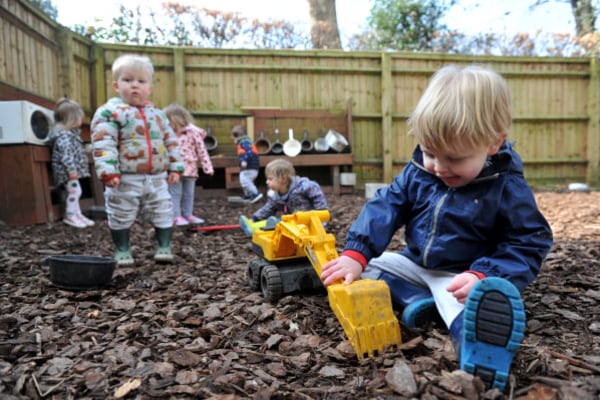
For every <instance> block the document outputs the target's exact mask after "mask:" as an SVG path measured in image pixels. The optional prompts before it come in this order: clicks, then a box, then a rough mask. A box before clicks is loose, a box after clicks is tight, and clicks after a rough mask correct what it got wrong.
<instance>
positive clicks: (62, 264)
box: [45, 254, 117, 290]
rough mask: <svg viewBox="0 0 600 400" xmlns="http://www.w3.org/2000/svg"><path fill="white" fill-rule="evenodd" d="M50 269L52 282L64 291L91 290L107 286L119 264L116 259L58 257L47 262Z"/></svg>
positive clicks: (47, 259)
mask: <svg viewBox="0 0 600 400" xmlns="http://www.w3.org/2000/svg"><path fill="white" fill-rule="evenodd" d="M45 263H46V265H48V266H49V267H50V281H52V283H53V284H54V285H55V286H57V287H59V288H63V289H69V290H90V289H100V288H103V287H105V286H107V285H108V284H109V283H110V281H111V280H112V276H113V272H114V271H115V266H116V265H117V262H116V260H115V259H114V258H108V257H96V256H81V255H73V254H72V255H57V256H49V257H48V258H46V261H45Z"/></svg>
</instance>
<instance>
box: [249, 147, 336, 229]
mask: <svg viewBox="0 0 600 400" xmlns="http://www.w3.org/2000/svg"><path fill="white" fill-rule="evenodd" d="M265 177H266V179H267V186H268V188H269V194H268V195H267V198H268V200H267V203H266V204H265V205H264V206H262V207H261V208H260V209H259V210H257V211H256V212H255V213H254V215H252V220H250V219H248V218H247V217H246V216H243V215H242V216H241V217H240V227H241V228H242V230H243V231H244V232H245V233H246V234H247V235H248V236H252V232H254V230H255V229H258V228H261V227H263V226H265V225H266V224H267V223H269V224H274V223H276V222H277V218H276V215H277V214H278V213H281V214H293V213H294V212H296V211H308V210H326V209H327V199H326V198H325V194H324V193H323V190H321V186H319V184H318V183H317V182H315V181H312V180H310V179H308V178H306V177H302V176H296V170H295V169H294V166H293V165H292V163H291V162H289V161H287V160H285V159H283V158H279V159H276V160H273V161H271V162H270V163H269V164H267V166H266V168H265ZM268 219H271V221H269V222H267V220H268Z"/></svg>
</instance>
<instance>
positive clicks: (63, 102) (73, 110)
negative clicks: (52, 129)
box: [54, 96, 84, 129]
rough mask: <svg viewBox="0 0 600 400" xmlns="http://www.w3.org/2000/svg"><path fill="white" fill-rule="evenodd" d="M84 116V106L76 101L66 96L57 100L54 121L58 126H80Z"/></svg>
mask: <svg viewBox="0 0 600 400" xmlns="http://www.w3.org/2000/svg"><path fill="white" fill-rule="evenodd" d="M83 116H84V112H83V108H81V106H80V105H79V103H77V102H76V101H74V100H71V99H69V98H68V97H66V96H65V97H63V98H61V99H59V100H58V101H57V102H56V107H55V108H54V123H55V124H56V126H57V127H58V128H64V129H73V128H79V126H80V124H81V118H83Z"/></svg>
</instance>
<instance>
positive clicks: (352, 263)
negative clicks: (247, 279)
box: [321, 66, 552, 390]
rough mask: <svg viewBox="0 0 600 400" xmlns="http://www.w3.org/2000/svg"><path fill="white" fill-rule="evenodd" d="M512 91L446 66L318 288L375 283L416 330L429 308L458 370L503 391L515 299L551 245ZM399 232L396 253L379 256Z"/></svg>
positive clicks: (521, 315)
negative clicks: (396, 163)
mask: <svg viewBox="0 0 600 400" xmlns="http://www.w3.org/2000/svg"><path fill="white" fill-rule="evenodd" d="M510 103H511V102H510V92H509V89H508V85H507V83H506V81H505V80H504V79H503V78H502V77H501V76H500V75H499V74H498V73H496V72H494V71H492V70H490V69H487V68H483V67H479V66H467V67H464V68H459V67H456V66H447V67H444V68H442V69H441V70H440V71H438V72H437V73H436V74H435V75H434V76H433V78H432V80H431V82H430V84H429V86H428V87H427V89H426V90H425V93H424V94H423V96H422V98H421V99H420V101H419V103H418V104H417V106H416V109H415V110H414V112H413V114H412V115H411V117H410V119H409V128H410V132H411V133H412V134H413V135H414V136H415V139H416V142H417V147H416V149H415V150H414V153H413V157H412V160H411V162H410V163H409V164H408V165H407V166H406V167H405V168H404V170H403V171H402V172H401V173H400V174H399V175H398V176H396V177H395V178H394V180H393V182H392V183H391V185H389V186H388V187H385V188H382V189H379V190H378V191H377V192H376V194H375V196H374V197H373V198H372V199H371V200H370V201H369V202H367V203H366V204H365V205H364V207H363V209H362V211H361V212H360V214H359V216H358V217H357V219H356V220H355V221H354V223H353V224H352V226H351V227H350V229H349V231H348V234H347V237H346V244H345V248H344V251H343V252H342V254H341V256H340V257H339V258H338V259H336V260H332V261H330V262H328V263H327V264H325V265H324V266H323V270H322V274H321V278H322V279H323V282H324V284H325V285H330V284H332V283H333V282H336V281H337V280H340V279H341V280H344V282H345V283H346V284H349V283H351V282H352V281H353V280H355V279H359V278H360V277H362V278H371V279H382V280H384V281H386V282H387V283H388V285H389V287H390V292H391V296H392V300H393V301H394V303H396V304H397V305H399V306H401V307H404V310H403V313H402V320H403V322H404V323H405V324H406V325H408V326H409V327H414V326H416V325H419V324H421V323H423V322H426V321H427V320H428V319H427V318H426V317H427V316H432V315H435V314H436V313H439V316H441V318H442V319H443V321H444V322H445V324H446V325H447V326H448V328H449V330H450V334H451V337H452V340H453V342H454V345H455V348H456V351H457V354H458V356H459V361H460V368H461V369H462V370H464V371H467V372H469V373H471V374H474V375H477V376H479V377H480V378H482V380H483V381H484V383H485V384H486V385H487V386H488V387H495V388H498V389H500V390H504V389H505V386H506V383H507V380H508V377H509V373H510V365H511V362H512V359H513V355H514V353H515V352H516V351H517V349H518V348H519V346H520V343H521V340H522V339H523V335H524V331H525V311H524V306H523V303H522V300H521V296H520V292H521V291H523V290H524V289H525V288H526V287H527V285H528V284H530V283H531V282H532V281H533V280H534V279H535V278H536V276H537V274H538V272H539V270H540V266H541V264H542V261H543V260H544V257H545V256H546V254H547V253H548V251H549V250H550V247H551V246H552V232H551V229H550V227H549V225H548V223H547V221H546V219H545V218H544V217H543V215H542V214H541V213H540V211H539V210H538V207H537V205H536V202H535V198H534V196H533V194H532V192H531V190H530V188H529V186H528V185H527V182H526V181H525V178H524V177H523V163H522V161H521V158H520V157H519V155H518V154H517V152H516V151H515V150H514V149H513V148H512V145H511V144H510V143H509V142H508V141H507V137H508V132H509V128H510V125H511V104H510ZM402 227H404V229H405V240H406V246H405V247H404V249H403V250H402V251H400V252H389V251H388V252H384V250H385V249H386V247H387V245H388V243H389V242H390V240H391V238H392V236H393V235H394V233H395V232H396V231H397V230H398V229H400V228H402Z"/></svg>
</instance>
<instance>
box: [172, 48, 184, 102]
mask: <svg viewBox="0 0 600 400" xmlns="http://www.w3.org/2000/svg"><path fill="white" fill-rule="evenodd" d="M173 74H174V77H173V81H174V82H175V93H174V94H173V99H175V101H176V102H177V103H179V104H181V105H185V104H186V94H185V54H184V50H183V49H182V48H175V49H174V50H173Z"/></svg>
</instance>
